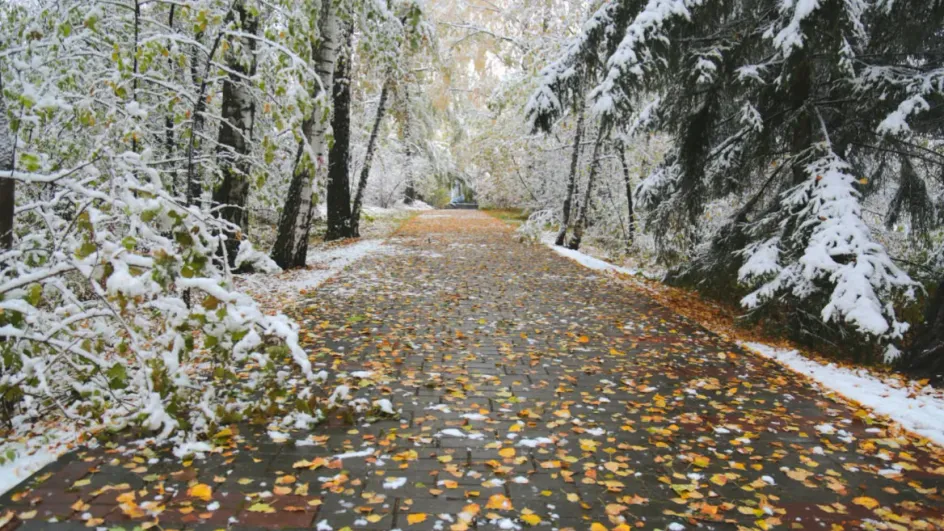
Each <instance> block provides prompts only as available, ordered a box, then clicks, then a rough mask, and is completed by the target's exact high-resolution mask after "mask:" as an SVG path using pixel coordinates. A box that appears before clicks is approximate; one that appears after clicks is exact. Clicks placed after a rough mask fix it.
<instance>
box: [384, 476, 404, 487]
mask: <svg viewBox="0 0 944 531" xmlns="http://www.w3.org/2000/svg"><path fill="white" fill-rule="evenodd" d="M404 485H406V478H386V479H384V484H383V488H385V489H399V488H400V487H402V486H404Z"/></svg>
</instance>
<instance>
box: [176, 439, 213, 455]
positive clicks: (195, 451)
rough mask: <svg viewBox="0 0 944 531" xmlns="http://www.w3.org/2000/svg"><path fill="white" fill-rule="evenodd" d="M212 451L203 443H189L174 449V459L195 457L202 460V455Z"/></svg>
mask: <svg viewBox="0 0 944 531" xmlns="http://www.w3.org/2000/svg"><path fill="white" fill-rule="evenodd" d="M211 451H213V447H212V446H210V445H209V444H207V443H205V442H196V441H190V442H185V443H180V444H178V445H177V446H175V447H174V457H176V458H177V459H183V458H184V457H187V456H188V455H196V456H197V457H200V458H202V457H203V454H205V453H207V452H211Z"/></svg>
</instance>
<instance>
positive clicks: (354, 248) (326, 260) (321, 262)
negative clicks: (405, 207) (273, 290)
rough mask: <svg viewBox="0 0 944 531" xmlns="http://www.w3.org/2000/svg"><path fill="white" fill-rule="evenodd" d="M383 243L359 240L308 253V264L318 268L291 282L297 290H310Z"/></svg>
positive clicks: (376, 250)
mask: <svg viewBox="0 0 944 531" xmlns="http://www.w3.org/2000/svg"><path fill="white" fill-rule="evenodd" d="M383 247H384V243H383V242H382V241H380V240H365V241H359V242H357V243H354V244H351V245H344V246H340V247H334V248H330V249H326V250H321V251H319V252H314V253H309V254H308V265H309V266H316V267H319V269H313V270H309V271H307V273H306V274H305V275H303V276H302V278H299V279H297V280H295V281H293V282H292V283H291V285H292V287H294V288H295V289H298V290H302V289H304V290H311V289H314V288H317V287H318V286H320V285H321V284H323V283H324V281H325V280H328V279H329V278H331V277H333V276H335V275H336V274H338V273H339V272H341V270H343V269H344V268H346V267H347V266H349V265H351V264H353V263H354V262H356V261H358V260H360V259H361V258H364V257H365V256H367V255H370V254H373V253H376V252H378V251H380V250H382V249H383Z"/></svg>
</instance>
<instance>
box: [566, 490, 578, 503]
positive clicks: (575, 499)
mask: <svg viewBox="0 0 944 531" xmlns="http://www.w3.org/2000/svg"><path fill="white" fill-rule="evenodd" d="M567 501H569V502H573V503H577V502H579V501H580V496H579V495H577V493H576V492H570V493H568V494H567Z"/></svg>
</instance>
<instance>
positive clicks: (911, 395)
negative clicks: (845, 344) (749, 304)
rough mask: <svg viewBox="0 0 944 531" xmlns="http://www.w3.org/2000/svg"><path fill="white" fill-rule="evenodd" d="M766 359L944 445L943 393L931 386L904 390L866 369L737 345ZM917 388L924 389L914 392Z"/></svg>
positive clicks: (759, 345)
mask: <svg viewBox="0 0 944 531" xmlns="http://www.w3.org/2000/svg"><path fill="white" fill-rule="evenodd" d="M738 344H740V345H741V346H742V347H744V348H746V349H749V350H750V351H752V352H755V353H757V354H759V355H761V356H763V357H765V358H768V359H771V360H774V361H776V362H777V363H779V364H781V365H783V366H785V367H787V368H789V369H791V370H793V371H794V372H798V373H800V374H803V375H805V376H807V377H809V378H811V379H813V380H815V381H816V382H818V383H819V384H820V385H822V386H823V387H826V388H828V389H832V390H834V391H836V392H838V393H839V394H841V395H843V396H845V397H846V398H851V399H852V400H855V401H856V402H859V403H860V404H862V405H863V406H866V407H868V408H870V409H872V410H873V411H875V412H876V413H878V414H880V415H885V416H887V417H888V418H890V419H892V420H894V421H895V422H897V423H899V424H901V425H902V426H903V427H904V428H905V429H907V430H909V431H912V432H914V433H917V434H918V435H921V436H922V437H926V438H928V439H930V440H931V441H933V442H934V443H936V444H938V445H940V446H944V393H942V392H941V391H940V390H935V389H934V388H932V387H928V386H917V385H914V386H912V387H902V386H901V385H900V382H898V381H897V380H895V379H892V378H880V377H879V376H877V375H874V374H871V373H869V371H867V370H866V369H852V368H847V367H840V366H838V365H836V364H834V363H820V362H818V361H815V360H811V359H809V358H806V357H804V356H803V355H802V354H800V353H799V352H798V351H796V350H790V349H782V348H775V347H771V346H768V345H764V344H763V343H755V342H738ZM914 387H921V388H920V389H919V390H917V391H916V390H915V389H914Z"/></svg>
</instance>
